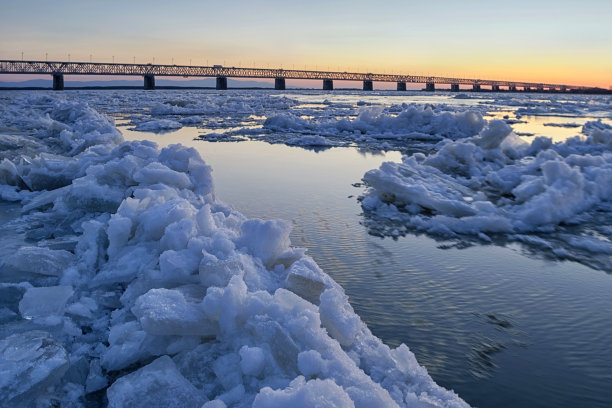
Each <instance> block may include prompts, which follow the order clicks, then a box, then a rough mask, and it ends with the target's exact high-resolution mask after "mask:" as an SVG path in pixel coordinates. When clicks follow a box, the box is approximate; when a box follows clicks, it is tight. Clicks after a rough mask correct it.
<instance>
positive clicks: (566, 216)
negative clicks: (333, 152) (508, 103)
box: [362, 121, 612, 270]
mask: <svg viewBox="0 0 612 408" xmlns="http://www.w3.org/2000/svg"><path fill="white" fill-rule="evenodd" d="M583 133H584V134H585V135H586V137H584V138H581V137H578V136H577V137H574V138H571V139H568V140H567V141H565V142H562V143H552V141H551V140H550V139H547V138H542V137H538V138H535V139H534V140H533V141H532V143H530V144H529V143H526V142H524V141H522V140H521V139H520V138H519V137H517V136H516V135H515V134H514V132H513V131H512V128H511V127H510V126H508V125H507V124H505V123H504V122H502V121H491V122H489V123H488V125H487V127H486V128H485V129H483V130H482V131H481V132H480V134H479V135H478V136H475V137H471V138H466V139H462V140H458V141H450V140H449V141H446V142H444V144H442V145H441V147H440V148H439V150H438V151H437V152H435V153H432V154H429V155H425V154H421V153H417V154H414V155H411V156H404V157H403V159H402V162H401V163H392V162H387V163H384V164H383V165H382V166H381V167H380V169H375V170H372V171H369V172H368V173H366V174H365V176H364V181H365V182H366V183H367V185H368V186H369V187H370V190H369V191H368V192H367V193H366V195H365V196H364V197H363V198H362V200H363V201H362V205H363V208H364V209H365V210H366V212H368V213H370V214H371V215H373V216H375V217H381V218H384V219H388V220H392V221H393V223H399V224H400V225H404V226H406V227H409V228H411V229H414V230H417V231H426V232H428V233H431V234H433V235H437V236H441V237H445V238H454V237H457V236H462V235H463V236H465V235H473V236H476V237H479V238H481V239H485V240H489V237H488V235H489V234H502V236H503V237H504V238H509V239H514V234H521V235H523V234H526V233H533V234H538V236H539V238H540V239H541V240H544V241H546V239H547V237H548V238H552V239H554V241H553V242H549V243H548V244H547V245H548V246H549V247H550V248H554V247H555V246H556V245H558V244H559V242H561V243H562V244H564V246H565V247H566V248H559V250H557V251H556V252H555V254H556V255H557V256H559V257H560V258H569V259H576V260H579V261H581V262H584V263H588V264H591V265H594V266H596V267H599V268H602V269H606V270H612V261H611V260H610V257H609V254H610V244H611V241H612V235H611V234H610V231H609V229H606V228H605V227H604V226H605V225H607V224H609V221H610V217H611V216H612V188H611V186H612V151H611V150H610V146H611V144H610V140H611V138H612V127H610V126H609V125H606V124H603V123H602V122H599V121H595V122H588V123H587V124H586V125H584V127H583ZM602 221H604V222H603V223H602ZM375 222H376V221H374V222H373V223H375ZM584 225H587V227H586V228H585V232H584V233H582V234H564V233H563V232H564V231H566V230H567V228H569V226H584ZM518 240H519V241H523V239H522V238H519V239H518ZM583 251H586V256H585V255H584V254H582V253H581V252H583Z"/></svg>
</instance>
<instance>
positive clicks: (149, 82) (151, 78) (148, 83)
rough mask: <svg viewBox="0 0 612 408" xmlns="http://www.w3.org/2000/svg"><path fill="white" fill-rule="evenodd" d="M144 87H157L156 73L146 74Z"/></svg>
mask: <svg viewBox="0 0 612 408" xmlns="http://www.w3.org/2000/svg"><path fill="white" fill-rule="evenodd" d="M144 89H155V75H152V74H146V75H145V76H144Z"/></svg>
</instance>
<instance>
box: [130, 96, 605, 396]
mask: <svg viewBox="0 0 612 408" xmlns="http://www.w3.org/2000/svg"><path fill="white" fill-rule="evenodd" d="M294 96H295V95H294ZM562 120H566V119H562ZM570 120H571V121H574V120H575V118H571V119H570ZM541 122H550V118H545V119H543V120H542V121H541ZM538 123H540V121H538ZM540 126H541V125H540ZM545 129H549V128H548V127H545ZM550 129H551V130H553V131H556V130H558V128H550ZM562 130H565V129H562ZM570 130H573V131H576V129H570ZM123 132H124V135H125V136H126V138H128V139H137V138H146V139H149V140H153V141H156V142H158V143H159V144H160V145H166V144H170V143H179V142H180V143H183V144H186V145H189V146H193V147H195V148H196V149H198V150H199V151H200V153H201V155H202V156H203V157H204V159H205V160H206V162H207V163H208V164H210V165H211V166H212V168H213V176H214V180H215V185H216V192H217V197H218V198H219V199H221V200H223V201H226V202H229V203H231V204H233V205H234V206H235V207H236V208H237V209H238V210H239V211H241V212H243V213H244V214H245V215H247V216H249V217H260V218H283V219H287V220H291V221H292V223H293V225H294V230H293V234H292V241H293V242H294V244H295V245H299V246H304V247H307V248H308V253H309V254H310V255H311V256H313V257H314V258H315V260H316V261H317V263H318V264H319V265H320V266H321V267H322V268H323V269H324V270H325V271H326V272H328V273H329V274H331V275H332V276H333V277H334V279H335V280H336V281H338V282H339V283H340V284H341V285H342V286H343V287H344V288H345V290H346V293H347V294H348V295H349V297H350V300H351V303H352V304H353V306H354V308H355V310H356V311H357V312H358V313H359V315H360V316H361V317H362V318H363V319H364V321H366V323H367V324H368V326H369V327H370V328H371V330H372V331H373V332H374V334H376V335H378V336H380V337H382V338H383V339H384V341H385V342H387V343H388V344H390V345H392V346H395V345H397V344H399V343H402V342H405V343H406V344H407V345H408V346H409V347H410V348H411V350H412V351H413V352H414V353H415V354H416V356H417V358H418V359H419V362H420V363H422V364H424V365H425V366H426V367H427V369H428V371H429V373H430V374H431V375H432V376H433V377H434V379H435V380H436V381H437V382H439V383H440V384H441V385H443V386H446V387H449V388H452V389H454V390H455V391H457V392H458V393H459V394H460V395H461V396H462V397H463V398H465V399H466V400H467V401H468V402H471V403H472V404H475V405H478V406H481V407H486V406H494V407H501V406H530V407H534V406H557V407H560V406H567V407H573V406H579V405H582V406H605V403H606V401H610V400H612V390H611V389H610V388H609V384H610V383H611V381H612V369H610V367H612V355H611V354H610V352H609V349H607V347H608V344H609V339H610V338H612V325H610V321H611V318H612V298H610V296H609V294H610V293H612V277H611V276H610V275H606V274H605V273H603V272H600V271H593V270H591V269H589V268H588V267H586V266H583V265H579V264H576V263H572V262H551V261H546V260H543V259H537V258H534V257H528V256H526V254H525V253H524V252H522V251H523V250H522V248H521V247H520V246H519V245H517V244H511V245H509V246H507V247H499V246H494V245H489V246H486V245H485V246H472V247H468V248H464V249H458V248H450V249H442V247H441V244H442V243H440V242H436V241H434V240H432V239H430V238H428V237H426V236H422V235H421V236H415V235H408V236H406V237H402V238H399V239H397V240H392V239H381V238H377V237H373V236H371V235H368V233H367V230H366V229H365V227H363V225H361V221H362V217H361V215H360V213H361V208H360V206H359V204H358V202H357V200H356V196H357V195H359V194H360V193H361V192H362V188H361V187H354V186H353V185H352V184H354V183H358V182H360V179H361V177H362V176H363V174H364V173H365V171H367V170H369V169H373V168H377V167H379V165H380V163H381V162H382V161H385V160H393V161H398V160H399V159H400V155H399V153H396V152H391V153H386V154H384V155H383V154H381V155H374V154H371V153H362V152H359V151H358V150H357V149H354V148H332V149H329V150H326V151H323V152H319V153H315V152H313V151H308V150H304V149H300V148H295V147H288V146H285V145H280V144H277V145H269V144H267V143H263V142H241V143H210V142H203V141H199V140H194V139H195V138H197V136H198V133H199V131H198V130H197V129H194V128H183V129H181V130H179V131H176V132H173V133H171V134H166V135H154V134H150V133H138V132H130V131H125V130H123ZM539 401H541V402H539Z"/></svg>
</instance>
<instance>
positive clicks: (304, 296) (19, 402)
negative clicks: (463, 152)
mask: <svg viewBox="0 0 612 408" xmlns="http://www.w3.org/2000/svg"><path fill="white" fill-rule="evenodd" d="M179 102H180V101H179ZM179 102H176V101H175V102H173V103H171V104H170V103H169V104H164V105H162V106H158V107H157V108H156V109H158V110H163V109H166V110H169V111H183V110H189V112H190V113H192V114H194V115H195V114H201V112H202V111H203V110H204V109H205V107H204V106H202V104H201V103H200V104H198V103H191V102H189V103H187V102H185V103H182V102H180V103H179ZM228 103H234V104H238V103H239V102H238V101H233V102H232V101H228ZM0 115H2V116H1V118H2V120H3V122H4V123H5V124H6V125H7V127H8V128H10V129H13V130H14V132H12V133H11V134H10V135H8V136H5V135H0V140H4V139H5V138H6V140H9V142H6V143H4V145H5V146H9V147H7V148H6V149H5V150H4V151H3V153H2V154H3V157H2V158H3V161H2V166H1V167H0V168H1V169H2V171H0V182H1V185H2V188H1V189H0V193H1V194H2V197H3V198H4V199H8V200H13V201H17V202H21V204H22V208H23V215H22V218H21V219H20V220H19V222H20V223H21V227H22V228H23V229H24V230H25V233H26V236H27V238H29V240H31V241H38V242H39V245H34V246H33V245H32V244H30V245H25V244H24V245H23V247H22V248H21V249H19V250H18V251H17V252H16V253H15V254H14V255H11V256H8V257H7V258H6V259H3V260H2V261H3V262H2V264H1V265H0V276H3V277H7V282H12V283H4V284H3V285H5V286H2V287H1V288H0V289H2V293H3V294H7V297H6V298H3V299H2V307H3V310H5V309H6V313H5V314H6V315H7V316H8V319H9V323H8V324H10V328H8V329H7V327H6V326H1V327H2V331H1V333H2V336H3V337H2V340H0V366H1V367H2V374H3V375H2V378H1V379H0V390H1V395H2V397H3V404H4V405H5V406H9V407H17V406H24V405H25V406H27V405H28V404H31V405H33V404H43V405H45V404H47V405H53V404H55V405H60V406H85V405H86V403H91V402H94V403H96V402H97V403H105V402H106V401H107V402H108V405H109V406H111V407H128V406H129V407H172V406H177V407H178V406H181V407H183V406H193V407H201V406H204V407H249V406H255V407H286V406H296V407H297V406H321V407H336V406H337V407H340V406H341V407H352V406H355V407H395V406H428V407H429V406H448V407H463V406H467V405H466V404H465V402H463V401H462V400H461V399H460V398H459V397H458V396H457V395H456V394H454V393H453V392H451V391H447V390H445V389H443V388H441V387H439V386H438V385H436V384H435V383H434V382H433V380H432V379H431V378H430V377H429V375H428V374H427V372H426V370H425V369H424V368H423V367H421V366H420V365H419V364H418V363H417V361H416V359H415V357H414V355H413V354H412V353H411V352H410V351H409V349H408V347H407V346H405V345H401V346H400V347H398V348H396V349H390V348H389V347H388V346H386V345H385V344H383V343H382V342H381V341H380V339H378V338H376V337H374V336H373V335H372V334H371V332H370V331H369V330H368V328H367V327H366V326H365V325H364V324H363V322H362V321H361V320H360V319H359V317H358V316H357V315H356V314H355V313H354V311H353V309H352V308H351V306H350V304H349V303H348V300H347V297H346V295H345V294H344V292H343V290H342V288H341V287H340V286H338V285H337V284H336V283H335V282H334V281H333V280H332V279H331V278H330V277H329V276H328V275H326V274H325V273H324V272H323V271H321V270H320V269H319V268H318V266H317V265H316V263H315V262H314V261H313V260H312V259H311V258H310V257H308V256H306V255H304V251H303V250H300V249H296V248H293V247H291V243H290V240H289V232H290V226H289V224H287V223H285V222H282V221H262V220H257V219H253V220H247V219H246V218H245V217H244V216H243V215H241V214H240V213H238V212H236V211H235V210H233V209H232V207H230V206H228V205H225V204H223V203H220V202H218V201H216V200H215V198H214V191H213V183H212V178H211V169H210V168H209V167H208V166H207V165H206V164H205V163H204V162H203V161H202V159H201V158H200V157H199V156H198V154H197V153H196V151H195V150H193V149H189V148H185V147H183V146H180V145H172V146H169V147H167V148H164V149H161V150H159V149H158V148H157V147H156V146H155V145H154V144H152V143H150V142H124V141H123V140H122V136H121V134H120V132H119V131H118V130H117V129H116V127H115V126H114V124H113V121H112V120H111V119H110V118H108V117H107V116H105V115H102V114H99V113H97V112H96V111H95V110H93V109H91V108H89V107H88V106H87V105H86V104H84V103H82V102H78V103H77V102H67V101H64V100H62V99H59V98H55V97H46V96H42V97H41V96H32V95H31V94H30V95H29V96H23V95H22V96H19V97H18V96H14V97H12V98H11V103H10V104H7V105H4V106H2V109H1V110H0ZM166 125H168V123H165V124H164V126H166ZM147 126H149V125H147ZM150 126H154V125H150ZM173 126H174V125H173ZM389 126H390V127H391V128H393V124H390V125H389ZM154 127H155V128H160V123H159V122H157V124H156V125H155V126H154ZM474 129H475V128H470V131H472V130H474ZM476 130H477V129H476ZM602 131H604V132H607V130H605V129H604V130H602ZM474 143H475V142H474ZM482 143H485V142H484V141H483V142H482ZM485 148H486V147H478V149H485ZM449 149H450V147H449ZM512 149H516V148H515V147H512ZM483 151H484V150H483ZM449 154H450V153H449ZM499 154H500V155H501V154H502V153H499ZM559 154H561V153H559ZM563 157H565V156H563ZM568 157H569V156H568ZM581 157H582V156H581ZM578 159H579V158H576V159H572V160H578ZM601 159H603V156H602V157H599V160H601ZM504 160H510V159H504ZM580 160H582V159H580ZM593 160H595V158H593ZM568 166H570V164H568ZM583 166H587V167H588V163H586V162H585V163H583ZM551 171H552V170H551ZM560 171H562V170H554V171H553V172H556V173H559V172H560ZM568 171H570V172H571V169H570V170H568ZM556 173H555V174H556ZM440 174H443V173H440ZM440 177H442V178H443V176H440ZM583 177H585V176H583ZM589 177H590V176H589ZM454 183H456V182H454ZM446 188H447V189H451V187H448V186H447V187H446ZM464 188H465V189H468V191H470V190H469V189H470V188H473V187H470V186H468V187H461V189H464ZM535 188H536V187H534V189H535ZM523 190H525V193H524V194H527V190H529V189H527V188H524V189H523ZM593 194H594V193H593ZM436 200H437V199H435V198H434V199H432V202H434V201H436ZM438 201H440V200H438ZM451 206H452V205H451ZM465 208H467V209H469V208H471V207H470V205H468V204H466V205H465ZM466 211H469V210H466ZM28 260H30V261H28ZM9 315H10V316H9ZM105 398H106V399H107V400H105ZM71 404H72V405H71Z"/></svg>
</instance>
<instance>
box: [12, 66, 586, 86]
mask: <svg viewBox="0 0 612 408" xmlns="http://www.w3.org/2000/svg"><path fill="white" fill-rule="evenodd" d="M0 74H38V75H40V74H49V75H52V76H53V89H55V90H63V89H64V75H130V76H142V77H143V78H144V89H155V77H156V76H160V77H184V78H189V77H212V78H216V88H217V89H220V90H222V89H227V78H250V79H274V88H275V89H277V90H284V89H285V81H286V80H287V79H313V80H321V81H322V82H323V89H324V90H333V89H334V81H361V82H362V83H363V90H364V91H372V90H373V89H374V82H375V81H377V82H396V83H397V90H398V91H405V90H406V84H407V83H420V84H424V85H425V90H427V91H435V90H436V85H450V89H451V91H460V90H461V86H464V87H466V86H467V87H468V89H471V90H473V91H481V90H483V89H485V87H486V88H488V89H490V90H492V91H501V90H508V91H514V92H515V91H519V90H523V91H527V92H529V91H538V92H545V91H551V92H554V91H556V92H570V91H571V92H585V91H588V90H590V89H592V88H590V87H586V86H577V85H567V84H545V83H532V82H517V81H498V80H489V79H467V78H450V77H438V76H425V75H399V74H374V73H360V72H337V71H311V70H299V69H298V70H296V69H282V68H274V69H270V68H237V67H225V66H221V65H213V66H192V65H153V64H121V63H104V62H62V61H18V60H0Z"/></svg>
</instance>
